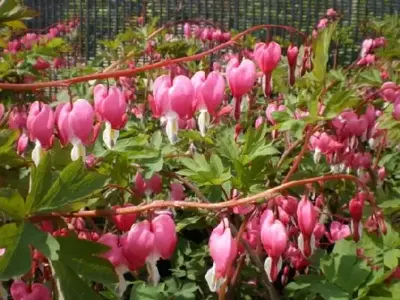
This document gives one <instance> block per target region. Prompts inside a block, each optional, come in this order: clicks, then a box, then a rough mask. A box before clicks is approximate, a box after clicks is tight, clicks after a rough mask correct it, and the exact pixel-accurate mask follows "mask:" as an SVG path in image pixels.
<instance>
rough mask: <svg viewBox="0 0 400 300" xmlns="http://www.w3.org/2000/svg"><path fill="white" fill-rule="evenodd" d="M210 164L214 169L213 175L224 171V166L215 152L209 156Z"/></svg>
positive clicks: (219, 174) (218, 174)
mask: <svg viewBox="0 0 400 300" xmlns="http://www.w3.org/2000/svg"><path fill="white" fill-rule="evenodd" d="M210 166H211V168H212V170H213V171H215V176H217V177H219V176H221V174H222V173H223V172H224V166H223V164H222V161H221V159H220V158H219V157H218V155H216V154H212V155H211V158H210Z"/></svg>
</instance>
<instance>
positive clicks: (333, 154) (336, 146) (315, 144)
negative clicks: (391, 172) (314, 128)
mask: <svg viewBox="0 0 400 300" xmlns="http://www.w3.org/2000/svg"><path fill="white" fill-rule="evenodd" d="M380 115H381V111H379V110H376V109H375V108H374V107H373V106H372V105H369V106H368V107H367V110H366V111H365V113H364V114H361V115H359V114H357V113H356V112H354V111H352V110H347V111H344V112H343V113H341V114H340V115H339V116H338V117H336V118H334V119H333V120H332V121H331V129H332V134H329V133H328V132H316V133H315V134H314V135H313V136H312V137H311V138H310V149H311V150H314V160H315V162H318V161H319V159H320V158H321V156H322V155H324V156H325V158H326V160H327V162H328V163H329V164H330V165H331V169H332V172H343V171H345V170H348V171H350V170H351V169H353V170H355V171H358V174H359V175H360V176H361V179H362V180H363V181H365V182H368V181H369V180H370V177H369V173H368V172H365V173H364V171H366V170H368V169H369V168H370V167H371V166H372V154H371V153H370V152H366V151H365V150H362V151H361V152H360V150H359V149H360V147H359V146H360V145H361V143H362V142H365V141H368V142H369V145H370V147H371V148H372V149H374V148H375V147H376V145H377V144H379V143H380V142H382V139H383V132H382V130H380V129H378V124H377V123H376V120H377V117H378V116H380Z"/></svg>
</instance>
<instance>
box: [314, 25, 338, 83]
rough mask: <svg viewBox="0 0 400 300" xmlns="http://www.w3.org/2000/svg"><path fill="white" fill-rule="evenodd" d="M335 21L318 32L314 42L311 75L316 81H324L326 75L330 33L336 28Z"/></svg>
mask: <svg viewBox="0 0 400 300" xmlns="http://www.w3.org/2000/svg"><path fill="white" fill-rule="evenodd" d="M336 26H337V22H335V23H333V24H330V25H329V26H328V27H327V28H325V29H323V30H322V32H320V33H319V34H318V37H317V40H316V42H315V44H314V49H313V52H314V57H313V71H312V75H313V77H314V78H315V79H316V80H317V81H321V82H322V81H324V79H325V75H326V67H327V64H328V60H329V46H330V44H331V40H332V35H333V33H334V32H335V30H336Z"/></svg>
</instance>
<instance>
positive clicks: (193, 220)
mask: <svg viewBox="0 0 400 300" xmlns="http://www.w3.org/2000/svg"><path fill="white" fill-rule="evenodd" d="M202 218H203V217H202V216H192V217H186V218H183V219H182V220H179V222H178V223H177V224H176V231H177V232H180V231H181V230H182V229H184V228H186V227H187V226H190V225H193V224H196V223H197V222H198V221H199V220H201V219H202Z"/></svg>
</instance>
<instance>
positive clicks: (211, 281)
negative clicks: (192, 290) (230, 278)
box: [205, 263, 226, 293]
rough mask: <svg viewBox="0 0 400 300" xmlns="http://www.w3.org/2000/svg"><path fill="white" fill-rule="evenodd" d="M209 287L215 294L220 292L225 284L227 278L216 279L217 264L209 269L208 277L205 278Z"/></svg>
mask: <svg viewBox="0 0 400 300" xmlns="http://www.w3.org/2000/svg"><path fill="white" fill-rule="evenodd" d="M205 279H206V282H207V285H208V287H209V289H210V291H211V292H213V293H215V292H218V291H219V289H220V288H221V286H222V285H223V284H224V283H225V281H226V278H218V279H217V278H216V276H215V263H214V264H213V266H212V267H211V269H208V271H207V273H206V276H205Z"/></svg>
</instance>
